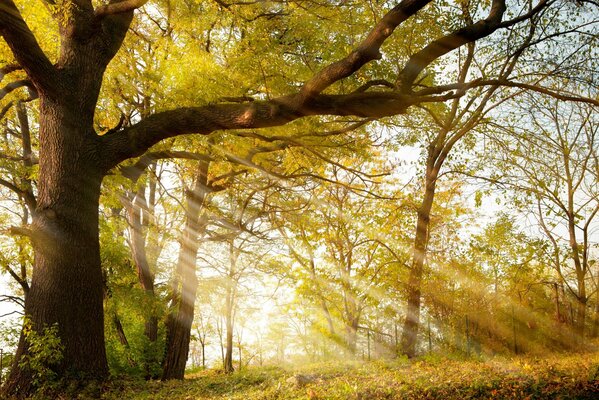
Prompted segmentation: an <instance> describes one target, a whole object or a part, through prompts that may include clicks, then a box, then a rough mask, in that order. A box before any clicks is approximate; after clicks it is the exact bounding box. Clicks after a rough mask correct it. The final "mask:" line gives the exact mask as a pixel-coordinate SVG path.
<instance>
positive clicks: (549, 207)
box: [495, 96, 599, 339]
mask: <svg viewBox="0 0 599 400" xmlns="http://www.w3.org/2000/svg"><path fill="white" fill-rule="evenodd" d="M522 104H525V105H526V106H527V111H528V112H525V113H522V114H520V115H519V116H518V117H516V116H514V118H513V122H512V124H510V125H507V124H506V126H500V125H497V126H496V130H498V131H499V132H498V133H497V134H496V135H495V144H496V145H497V146H498V150H499V151H498V152H496V153H495V154H496V160H495V163H496V165H497V174H498V175H499V176H497V177H496V178H497V180H499V181H500V182H509V183H508V187H512V189H513V191H514V192H513V193H514V196H515V202H516V204H517V205H519V206H520V207H521V208H523V209H524V210H525V211H526V212H530V213H532V215H534V216H535V218H536V219H537V221H538V227H539V229H540V231H541V233H542V235H543V236H544V237H545V238H546V239H547V240H548V244H549V246H548V248H547V253H548V256H549V259H550V260H551V264H552V266H553V268H554V270H555V273H556V275H557V281H556V284H557V285H558V286H559V287H561V288H563V287H565V288H566V289H567V292H568V293H569V294H570V295H571V296H572V297H573V299H574V301H575V304H576V315H575V318H574V319H575V320H573V321H572V322H573V323H574V324H575V326H576V331H577V334H578V336H579V338H580V339H583V338H584V335H585V327H586V324H587V308H588V304H589V300H590V294H589V293H588V289H587V288H588V287H589V281H590V279H591V276H592V270H591V267H592V265H593V262H594V261H593V257H592V255H591V245H592V240H591V236H592V234H591V233H592V231H593V229H595V228H594V227H595V219H596V217H597V215H598V213H599V191H598V189H597V179H598V171H597V160H598V154H597V145H598V127H599V125H598V123H597V118H596V112H595V111H596V110H594V109H593V108H592V107H587V106H583V105H580V104H568V103H566V104H563V103H560V102H556V101H548V100H546V99H543V98H538V97H536V96H529V97H528V98H527V101H526V102H523V103H522ZM557 293H558V292H556V297H557V296H558V294H557ZM558 307H559V304H558ZM556 313H557V315H558V316H559V315H560V311H559V308H558V309H557V310H556ZM559 319H561V316H560V317H559Z"/></svg>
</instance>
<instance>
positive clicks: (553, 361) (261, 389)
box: [104, 353, 599, 400]
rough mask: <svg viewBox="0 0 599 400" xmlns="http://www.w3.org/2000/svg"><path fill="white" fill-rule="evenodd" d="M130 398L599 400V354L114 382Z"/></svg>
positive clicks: (116, 393)
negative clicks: (164, 380) (176, 379)
mask: <svg viewBox="0 0 599 400" xmlns="http://www.w3.org/2000/svg"><path fill="white" fill-rule="evenodd" d="M104 398H105V399H107V400H116V399H119V400H125V399H169V400H199V399H223V400H224V399H231V400H235V399H237V400H242V399H243V400H256V399H263V400H271V399H281V400H289V399H309V400H314V399H340V400H341V399H344V400H345V399H352V400H366V399H375V400H376V399H599V353H586V354H576V355H551V356H547V357H535V358H533V357H514V358H493V359H486V360H456V359H450V358H445V357H434V358H433V357H428V358H423V359H420V360H417V361H412V362H408V361H405V360H403V361H402V360H397V361H372V362H364V363H357V362H347V363H340V362H334V363H330V364H328V363H325V364H322V363H321V364H314V365H307V366H301V367H285V368H283V367H252V368H247V369H244V370H242V371H241V372H235V373H233V374H231V375H224V374H222V373H221V374H219V373H218V372H216V371H210V370H206V371H201V372H198V373H195V374H191V375H190V376H189V377H188V379H186V380H185V381H183V382H181V381H174V382H166V383H162V382H147V383H146V382H126V381H120V382H118V383H117V382H114V383H113V387H112V389H111V390H110V391H108V392H106V393H105V395H104Z"/></svg>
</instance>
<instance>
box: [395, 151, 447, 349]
mask: <svg viewBox="0 0 599 400" xmlns="http://www.w3.org/2000/svg"><path fill="white" fill-rule="evenodd" d="M433 165H434V164H433V163H432V162H431V157H430V156H429V161H428V165H427V171H426V179H425V185H426V186H425V191H424V198H423V199H422V203H421V205H420V208H418V221H417V223H416V236H415V238H414V253H413V256H412V268H411V269H410V275H409V278H408V285H407V294H408V303H407V309H406V319H405V321H404V326H403V332H402V337H401V351H402V353H403V354H405V355H406V356H408V357H409V358H413V357H415V356H416V347H417V344H418V330H419V327H420V302H421V283H422V273H423V271H424V262H425V259H426V248H427V245H428V238H429V226H430V214H431V209H432V207H433V200H434V199H435V187H436V181H437V173H438V169H435V168H434V166H433Z"/></svg>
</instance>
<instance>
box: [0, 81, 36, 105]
mask: <svg viewBox="0 0 599 400" xmlns="http://www.w3.org/2000/svg"><path fill="white" fill-rule="evenodd" d="M22 87H28V88H30V89H33V90H35V87H33V83H32V82H31V81H30V80H29V79H21V80H18V81H14V82H11V83H9V84H7V85H6V86H4V87H3V88H2V89H0V100H2V99H3V98H5V97H6V96H7V95H8V94H9V93H11V92H13V91H15V90H16V89H19V88H22Z"/></svg>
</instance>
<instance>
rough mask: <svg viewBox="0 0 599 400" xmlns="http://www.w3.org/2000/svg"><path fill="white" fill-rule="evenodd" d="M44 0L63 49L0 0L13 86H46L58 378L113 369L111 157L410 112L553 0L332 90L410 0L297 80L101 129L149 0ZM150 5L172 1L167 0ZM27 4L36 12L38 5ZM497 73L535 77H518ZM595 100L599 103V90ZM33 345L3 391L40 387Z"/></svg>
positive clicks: (411, 10) (496, 4)
mask: <svg viewBox="0 0 599 400" xmlns="http://www.w3.org/2000/svg"><path fill="white" fill-rule="evenodd" d="M43 1H44V3H45V4H46V5H48V9H49V13H50V15H51V17H52V18H53V21H47V22H46V21H44V22H46V23H45V24H42V25H45V26H46V27H54V29H55V30H54V32H53V33H52V34H53V35H55V36H58V38H59V43H60V44H59V49H58V51H57V54H56V56H55V57H54V56H50V57H49V55H48V53H46V52H44V50H43V49H42V47H41V46H40V44H39V42H38V40H37V39H36V36H35V35H34V34H33V33H32V30H31V29H30V28H29V26H28V24H27V23H26V22H25V20H24V19H23V17H22V14H21V11H20V10H19V8H18V7H17V5H16V4H15V3H14V1H13V0H2V1H0V6H1V8H0V33H1V34H2V37H3V38H4V40H5V42H6V44H7V45H8V48H9V49H10V54H12V57H14V62H15V64H17V66H16V67H15V68H17V69H19V70H21V71H22V72H24V73H25V75H26V79H24V80H22V81H21V82H20V83H18V84H17V85H16V86H17V87H30V88H33V89H34V90H35V92H36V93H37V95H38V96H39V114H40V116H39V175H38V197H37V204H36V209H35V212H34V213H33V216H32V224H31V229H30V231H29V233H30V237H31V241H32V246H33V251H34V255H35V256H34V258H35V261H34V268H33V275H32V278H31V286H30V290H29V294H28V296H27V300H26V304H25V313H26V314H27V316H28V318H29V320H30V321H31V325H32V329H33V330H34V331H37V332H42V331H43V329H44V328H46V327H50V326H53V325H57V326H58V336H59V338H60V340H61V343H62V346H63V348H64V351H63V353H64V354H63V357H62V361H61V362H60V364H59V365H58V366H57V367H56V371H55V372H56V373H57V376H59V377H61V378H68V377H75V376H76V377H77V378H78V379H79V380H82V381H85V380H89V379H103V378H104V377H106V376H107V374H108V368H107V362H106V351H105V346H104V345H105V343H104V332H103V330H104V323H103V310H102V302H103V282H102V269H101V264H100V248H99V240H98V239H99V234H98V207H99V197H100V189H101V185H102V180H103V178H104V177H105V176H106V175H107V174H108V173H109V172H110V171H111V170H112V169H113V168H114V167H116V166H117V165H119V164H120V163H121V162H123V161H125V160H127V159H129V158H133V157H138V156H141V155H142V154H143V153H145V152H146V151H147V150H148V149H149V148H150V147H152V146H153V145H155V144H157V143H159V142H161V141H163V140H165V139H167V138H172V137H175V136H180V135H184V134H200V135H208V134H210V133H211V132H214V131H216V130H234V129H256V128H266V127H273V126H278V125H283V124H287V123H289V122H291V121H293V120H296V119H298V118H302V117H308V116H321V115H332V116H347V115H356V116H360V117H364V118H382V117H385V116H393V115H397V114H400V113H405V112H406V111H407V109H408V108H409V107H411V106H414V105H417V104H422V103H426V102H441V101H445V100H448V99H451V98H453V97H456V96H460V95H461V94H462V93H463V92H464V91H465V90H467V89H470V88H473V87H477V86H484V85H489V84H496V83H498V82H497V80H493V79H490V80H489V79H481V80H474V81H469V82H464V83H457V84H449V85H439V86H435V87H427V88H424V89H422V88H420V86H418V84H417V78H418V76H419V75H420V73H421V72H422V71H423V70H425V69H426V68H427V67H428V66H429V65H431V63H432V62H433V61H435V60H436V59H438V58H440V57H442V56H443V55H445V54H447V53H449V52H450V51H452V50H453V49H456V48H458V47H460V46H462V45H464V44H466V43H469V42H473V41H476V40H479V39H480V38H483V37H486V36H489V35H491V34H493V33H494V32H495V31H497V30H499V29H506V28H510V27H513V26H516V25H518V24H520V23H522V22H523V21H526V20H529V19H530V18H532V17H534V16H536V15H537V14H538V13H539V12H541V11H542V10H543V9H545V8H547V7H549V6H552V5H554V4H556V3H555V2H553V1H551V0H541V1H540V2H539V3H538V4H534V5H532V6H531V7H530V8H528V9H526V8H525V9H526V10H525V11H522V12H521V13H520V14H518V11H516V10H519V9H520V7H514V10H510V12H509V13H507V12H506V10H507V7H506V4H505V1H504V0H494V1H493V2H492V4H491V7H490V9H489V14H488V16H486V17H485V18H481V19H480V20H479V21H477V22H474V23H472V24H468V25H466V26H463V27H461V28H458V29H456V30H455V31H453V32H450V33H448V34H447V35H445V36H443V37H441V38H439V39H435V40H432V41H431V42H430V43H429V44H428V45H426V46H423V47H422V49H421V50H419V51H417V52H416V53H414V54H413V55H412V56H411V57H409V58H408V59H407V61H406V62H405V63H404V66H403V68H401V71H400V72H399V77H398V79H397V83H396V84H389V83H383V86H385V87H386V88H387V89H386V90H372V88H373V87H375V86H377V85H380V84H381V82H380V81H378V80H376V79H374V78H375V77H373V79H372V80H370V79H369V80H368V82H367V83H366V84H365V85H364V86H361V87H360V88H358V89H355V90H353V91H351V92H347V91H345V90H343V89H345V88H344V87H343V85H339V86H341V87H340V88H337V87H336V86H335V87H334V89H335V91H336V93H335V94H324V93H323V92H324V91H325V90H326V89H327V88H329V87H331V86H332V85H333V84H335V83H336V82H339V81H341V80H342V79H344V78H347V77H350V76H351V75H353V74H355V73H356V72H358V71H360V72H362V71H366V69H365V68H364V67H365V65H366V64H368V63H370V62H371V61H374V60H377V59H383V60H384V57H383V54H382V53H381V46H382V45H383V43H385V41H387V39H388V38H389V37H390V36H391V34H392V33H393V32H394V31H395V30H396V28H397V27H399V26H400V25H401V24H403V23H404V22H405V21H406V20H407V19H408V18H410V17H411V16H413V15H415V14H417V13H418V12H419V11H420V10H421V9H422V8H423V7H425V6H426V5H427V4H428V3H429V2H430V0H404V1H402V2H400V3H399V4H397V5H394V6H393V7H392V8H390V9H389V10H388V11H387V12H386V14H385V15H384V16H382V18H380V19H378V22H376V23H374V24H373V25H372V29H371V30H370V32H369V33H368V34H367V35H366V37H365V38H364V39H363V40H362V41H361V42H360V43H359V44H358V45H357V46H356V47H355V50H353V51H352V52H350V53H349V54H348V55H347V56H346V57H344V58H341V59H340V60H339V61H336V62H332V63H330V64H328V65H327V66H325V67H324V68H322V69H320V71H319V72H316V73H314V74H313V76H312V77H310V78H308V79H307V80H304V83H303V84H299V85H298V86H300V88H299V90H295V89H294V90H293V91H292V89H289V91H290V92H291V93H289V92H288V93H286V94H283V95H280V96H278V97H268V96H263V97H262V99H261V100H255V101H250V100H248V99H242V100H239V99H228V101H227V100H224V101H221V102H215V103H212V104H207V105H203V106H196V107H179V108H175V109H170V110H166V111H160V112H155V113H152V114H150V115H148V116H145V117H143V118H140V119H139V120H138V121H136V122H135V123H133V121H132V124H131V125H127V126H124V127H117V128H116V129H114V130H111V131H109V132H106V134H104V135H102V134H100V133H101V132H99V131H98V129H97V127H98V126H97V124H95V123H94V116H95V114H96V110H97V107H98V105H99V99H100V94H101V88H102V83H103V77H104V76H105V73H106V70H107V68H108V66H109V64H110V62H111V61H112V60H113V58H114V57H115V55H116V54H117V52H118V51H119V49H121V47H122V45H123V41H124V39H125V36H126V34H127V32H128V29H129V27H130V26H131V23H132V20H133V16H134V10H136V9H138V8H139V7H141V6H143V5H144V4H145V3H146V2H147V1H146V0H125V1H118V0H111V1H109V2H108V4H103V5H101V6H98V7H95V8H94V5H93V2H92V1H91V0H65V1H60V2H54V1H51V0H43ZM152 5H153V6H154V7H157V8H160V7H170V6H169V4H168V2H167V4H166V5H164V4H163V3H161V2H159V1H156V2H152ZM274 6H277V7H278V5H277V4H275V5H274ZM25 10H26V11H27V12H32V11H31V8H26V9H25ZM504 16H506V20H505V21H502V20H503V18H504ZM44 29H47V28H44ZM167 31H168V29H167ZM12 61H13V60H11V63H12ZM499 83H501V84H505V85H513V86H524V87H530V86H531V85H530V84H529V83H526V82H516V81H504V80H500V82H499ZM290 86H291V87H293V86H294V85H290ZM338 89H339V91H337V90H338ZM546 91H547V92H549V93H550V94H554V95H559V94H558V93H555V91H552V90H549V89H547V90H546ZM231 100H233V102H231ZM587 101H589V102H592V103H593V104H597V101H596V100H592V99H589V100H587ZM27 353H28V343H27V340H26V337H25V336H24V335H22V336H21V339H20V343H19V346H18V349H17V352H16V356H15V363H14V367H13V369H12V370H11V375H10V376H9V378H8V380H7V383H6V385H5V387H4V390H5V392H6V393H9V394H16V395H25V394H26V393H28V392H30V391H31V390H32V388H31V379H30V377H31V371H30V369H28V368H27V367H26V366H25V365H24V364H22V363H20V361H21V360H22V359H23V357H24V356H26V355H27Z"/></svg>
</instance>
